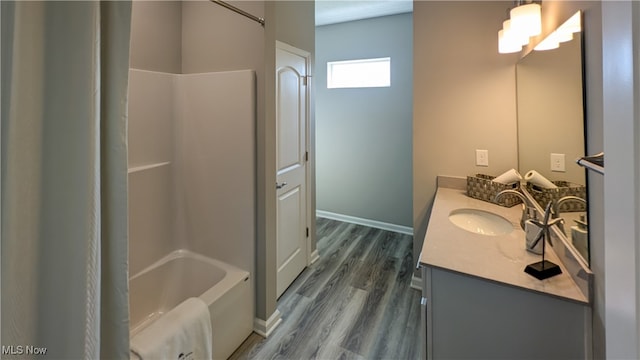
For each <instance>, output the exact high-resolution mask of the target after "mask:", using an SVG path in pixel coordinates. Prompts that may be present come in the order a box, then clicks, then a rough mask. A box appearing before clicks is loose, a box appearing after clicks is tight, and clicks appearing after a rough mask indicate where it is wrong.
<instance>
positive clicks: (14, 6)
mask: <svg viewBox="0 0 640 360" xmlns="http://www.w3.org/2000/svg"><path fill="white" fill-rule="evenodd" d="M0 3H1V9H0V11H1V18H2V22H1V26H2V53H1V56H2V59H1V60H2V65H1V68H2V70H1V76H2V81H1V83H2V103H1V106H2V107H1V113H2V127H1V129H0V135H1V137H0V145H1V150H0V151H1V161H2V164H1V170H0V171H1V179H2V187H1V193H0V198H1V204H2V206H1V210H0V211H1V213H0V215H1V223H0V232H1V234H2V240H1V248H0V252H1V256H0V261H1V266H0V267H1V283H0V285H1V290H2V296H1V306H2V308H1V313H0V316H1V318H0V320H1V325H2V326H1V331H2V332H1V338H0V339H1V342H2V344H1V345H2V357H3V358H11V356H10V355H18V356H17V357H19V358H25V357H26V358H34V357H35V356H34V354H33V353H32V354H29V351H31V352H33V351H36V352H38V353H43V352H45V353H46V356H38V358H43V359H46V358H52V359H81V358H84V359H99V358H100V359H109V358H119V359H123V358H127V359H128V358H129V324H128V318H129V312H128V285H127V278H128V274H127V271H128V270H127V266H128V264H127V256H128V254H127V251H128V245H127V147H126V146H127V145H126V144H127V143H126V128H127V124H126V114H127V86H128V67H129V66H128V65H129V33H130V24H131V3H130V2H129V1H104V2H100V1H69V2H61V1H43V2H27V1H16V2H10V1H5V0H3V1H1V2H0Z"/></svg>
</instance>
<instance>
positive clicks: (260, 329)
mask: <svg viewBox="0 0 640 360" xmlns="http://www.w3.org/2000/svg"><path fill="white" fill-rule="evenodd" d="M281 322H282V317H281V315H280V311H278V309H276V311H274V312H273V314H271V316H269V319H267V321H264V320H262V319H258V318H255V319H253V331H254V332H255V333H256V334H258V335H260V336H262V337H263V338H268V337H269V335H271V333H272V332H273V330H275V329H276V328H277V327H278V325H280V323H281Z"/></svg>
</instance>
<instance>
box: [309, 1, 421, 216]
mask: <svg viewBox="0 0 640 360" xmlns="http://www.w3.org/2000/svg"><path fill="white" fill-rule="evenodd" d="M412 48H413V15H412V14H410V13H409V14H400V15H393V16H385V17H379V18H374V19H367V20H360V21H352V22H348V23H341V24H334V25H326V26H319V27H317V28H316V64H317V69H316V82H315V85H316V91H317V97H316V117H317V122H316V141H317V145H316V151H317V163H316V164H317V168H316V181H317V206H316V207H317V209H318V210H323V211H328V212H332V213H337V214H342V215H349V216H355V217H358V218H363V219H368V220H376V221H380V222H385V223H390V224H394V225H401V226H407V227H411V226H412V215H411V214H412V209H411V203H412V193H411V192H412V187H411V183H412V163H411V151H412V147H411V144H412V135H411V133H412V103H413V96H412V92H413V79H412V76H413V65H412V64H413V51H412ZM387 56H390V57H391V87H389V88H366V89H327V86H326V84H327V66H326V63H327V61H337V60H353V59H364V58H379V57H387Z"/></svg>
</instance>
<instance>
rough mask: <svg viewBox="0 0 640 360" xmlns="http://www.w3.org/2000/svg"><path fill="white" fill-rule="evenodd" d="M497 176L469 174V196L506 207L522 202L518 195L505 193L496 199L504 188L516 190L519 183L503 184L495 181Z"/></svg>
mask: <svg viewBox="0 0 640 360" xmlns="http://www.w3.org/2000/svg"><path fill="white" fill-rule="evenodd" d="M494 178H495V176H490V175H484V174H476V176H467V196H469V197H472V198H474V199H478V200H483V201H487V202H490V203H493V204H497V205H500V206H504V207H512V206H514V205H517V204H520V203H522V200H520V198H519V197H518V196H517V195H513V194H504V195H502V196H500V200H499V201H497V202H496V201H495V200H494V199H495V197H496V195H497V194H498V193H499V192H500V191H502V190H516V189H518V187H519V185H520V184H519V183H514V184H509V185H505V184H501V183H497V182H493V181H491V180H493V179H494Z"/></svg>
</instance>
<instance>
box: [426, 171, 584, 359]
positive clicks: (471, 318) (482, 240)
mask: <svg viewBox="0 0 640 360" xmlns="http://www.w3.org/2000/svg"><path fill="white" fill-rule="evenodd" d="M465 186H466V181H465V179H464V178H445V177H439V178H438V190H437V193H436V197H435V200H434V204H433V208H432V212H431V217H430V219H429V226H428V229H427V233H426V235H425V238H424V243H423V246H422V252H421V255H420V261H419V265H420V267H421V268H422V281H423V284H422V289H423V290H422V291H423V298H422V316H423V318H422V322H423V329H422V331H423V335H424V339H425V341H424V345H425V347H424V352H423V357H424V358H427V359H452V358H458V359H460V358H475V359H477V358H484V359H498V358H504V359H522V358H529V359H584V358H589V357H590V353H591V350H590V348H591V344H590V338H591V336H590V335H591V334H590V331H591V330H590V329H591V309H590V305H589V304H590V301H589V299H590V292H591V290H590V288H591V285H590V284H591V281H592V280H591V278H592V273H591V271H590V270H589V269H588V267H587V266H586V264H585V263H584V262H583V261H582V260H581V258H579V257H578V256H576V252H575V250H574V249H572V248H571V247H570V246H567V244H566V240H562V239H560V237H559V233H554V236H552V239H553V244H554V246H553V247H550V246H547V250H546V254H547V256H546V258H547V260H550V261H552V262H554V263H555V264H558V265H560V267H561V269H562V274H560V275H557V276H554V277H551V278H548V279H546V280H538V279H536V278H534V277H533V276H531V275H529V274H527V273H525V272H524V268H525V267H526V266H527V265H528V264H531V263H534V262H537V261H540V256H539V255H534V254H532V253H530V252H528V251H526V250H525V234H524V231H522V230H521V228H520V225H519V222H520V216H521V205H516V206H513V207H511V208H507V207H502V206H499V205H495V204H492V203H488V202H485V201H481V200H477V199H473V198H470V197H468V196H466V191H465ZM459 209H466V210H469V211H484V212H488V213H491V214H493V215H497V216H498V217H501V218H503V219H504V220H506V221H508V222H510V223H511V225H512V230H511V231H509V232H508V233H504V232H497V233H495V235H485V234H480V233H475V232H471V231H468V230H465V229H463V228H461V227H459V226H457V225H455V224H454V223H453V222H452V220H451V219H450V215H451V214H452V212H453V213H456V212H457V211H459ZM489 225H491V224H489Z"/></svg>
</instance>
